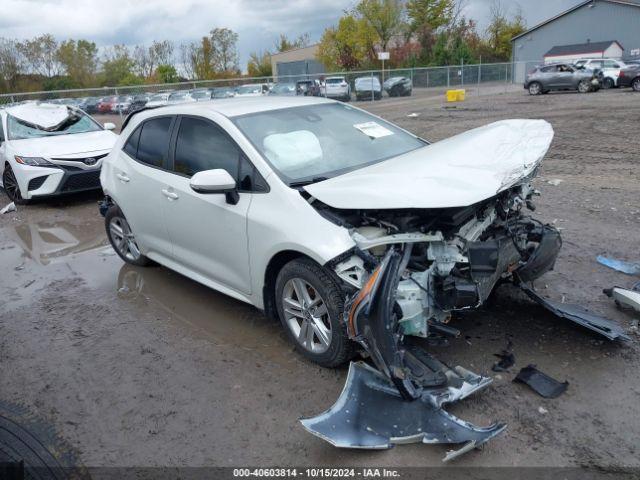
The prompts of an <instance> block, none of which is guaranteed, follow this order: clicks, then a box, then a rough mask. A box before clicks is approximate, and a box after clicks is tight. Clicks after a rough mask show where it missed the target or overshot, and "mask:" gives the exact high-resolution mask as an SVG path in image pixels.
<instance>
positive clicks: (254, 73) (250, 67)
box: [247, 52, 273, 77]
mask: <svg viewBox="0 0 640 480" xmlns="http://www.w3.org/2000/svg"><path fill="white" fill-rule="evenodd" d="M247 73H248V74H249V76H250V77H270V76H271V75H272V74H273V72H272V71H271V54H270V53H269V52H263V53H255V52H254V53H252V54H251V55H249V62H248V63H247Z"/></svg>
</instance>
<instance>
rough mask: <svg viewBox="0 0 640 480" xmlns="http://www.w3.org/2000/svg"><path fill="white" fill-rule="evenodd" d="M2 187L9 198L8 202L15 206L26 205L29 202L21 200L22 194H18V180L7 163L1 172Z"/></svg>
mask: <svg viewBox="0 0 640 480" xmlns="http://www.w3.org/2000/svg"><path fill="white" fill-rule="evenodd" d="M2 186H3V188H4V191H5V193H6V194H7V197H9V200H11V201H12V202H13V203H15V204H16V205H26V204H27V203H29V200H27V199H26V198H22V192H20V186H19V185H18V180H17V179H16V175H15V173H13V169H12V168H11V165H9V164H8V163H7V164H6V165H5V167H4V172H2Z"/></svg>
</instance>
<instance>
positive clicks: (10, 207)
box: [0, 202, 16, 215]
mask: <svg viewBox="0 0 640 480" xmlns="http://www.w3.org/2000/svg"><path fill="white" fill-rule="evenodd" d="M15 211H16V204H15V203H13V202H11V203H10V204H9V205H6V206H5V207H4V208H3V209H2V210H0V215H4V214H5V213H9V212H15Z"/></svg>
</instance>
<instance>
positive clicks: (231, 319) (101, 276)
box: [0, 217, 299, 364]
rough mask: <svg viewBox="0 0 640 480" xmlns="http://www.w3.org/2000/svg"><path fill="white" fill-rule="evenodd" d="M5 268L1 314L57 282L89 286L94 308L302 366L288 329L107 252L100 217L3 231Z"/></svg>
mask: <svg viewBox="0 0 640 480" xmlns="http://www.w3.org/2000/svg"><path fill="white" fill-rule="evenodd" d="M105 245H106V246H105ZM0 268H1V269H2V271H4V272H6V274H4V275H2V277H1V278H0V289H2V290H3V291H4V292H5V299H6V301H4V302H3V305H2V306H1V307H2V308H0V312H1V311H2V310H5V311H11V310H13V309H16V308H19V307H27V308H28V307H29V306H30V305H32V304H33V303H34V298H35V296H36V295H38V294H39V293H42V292H43V291H45V290H42V289H43V288H47V286H48V285H49V284H50V283H51V282H54V281H69V287H68V288H69V289H70V290H73V289H76V288H78V286H82V288H88V289H89V290H90V291H91V292H92V295H91V296H90V297H88V298H87V299H86V302H87V304H88V305H89V304H93V302H94V301H98V302H100V303H103V302H104V303H108V304H113V303H115V304H116V305H117V306H118V307H119V308H122V309H124V313H125V314H126V313H127V312H130V315H131V316H133V317H135V318H140V317H145V316H149V317H151V318H153V319H154V321H161V320H160V319H159V317H165V315H166V317H167V318H168V319H169V322H170V323H172V324H173V325H172V327H174V328H176V329H177V330H178V331H179V332H180V334H181V335H184V334H185V332H187V333H188V334H193V335H194V336H195V337H198V338H206V339H208V340H209V341H211V342H212V343H214V344H215V345H217V346H221V347H229V346H230V347H232V348H237V349H239V350H240V351H243V350H244V351H247V352H256V353H258V354H259V355H260V357H262V358H264V359H265V360H267V359H268V360H271V361H274V362H276V363H279V364H283V363H291V362H292V361H293V362H295V361H299V359H298V358H297V356H296V355H295V354H294V353H293V352H292V351H291V350H292V346H291V344H290V343H289V342H288V341H287V339H286V338H285V336H284V332H283V330H282V327H281V325H280V324H279V323H277V322H273V321H271V320H270V319H267V318H266V317H265V316H264V315H263V314H262V313H261V312H259V311H258V310H257V309H255V308H253V307H251V306H250V305H248V304H245V303H243V302H240V301H238V300H235V299H232V298H230V297H228V296H226V295H223V294H221V293H218V292H216V291H215V290H212V289H210V288H208V287H205V286H204V285H201V284H199V283H197V282H194V281H192V280H190V279H188V278H186V277H184V276H182V275H180V274H178V273H176V272H173V271H171V270H168V269H166V268H164V267H159V266H154V267H149V268H140V267H133V266H131V265H128V264H125V263H123V262H122V260H121V259H120V258H119V257H118V256H117V255H116V254H115V252H114V251H113V249H112V248H111V246H110V245H108V241H107V239H106V235H105V233H104V224H103V221H102V219H101V218H100V217H97V218H96V219H95V220H91V221H88V222H85V223H82V224H73V223H70V222H38V223H29V222H25V223H21V224H19V225H16V226H10V227H7V228H3V229H0ZM73 279H81V280H82V282H77V281H76V282H75V283H73V282H72V280H73ZM84 292H85V293H83V294H82V295H85V296H86V290H85V291H84ZM79 295H80V294H79ZM96 299H97V300H96ZM158 310H160V311H161V312H163V313H164V314H165V315H158Z"/></svg>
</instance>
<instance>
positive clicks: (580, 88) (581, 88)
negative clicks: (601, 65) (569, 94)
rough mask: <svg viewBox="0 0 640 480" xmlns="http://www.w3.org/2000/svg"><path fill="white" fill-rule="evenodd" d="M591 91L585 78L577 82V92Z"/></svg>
mask: <svg viewBox="0 0 640 480" xmlns="http://www.w3.org/2000/svg"><path fill="white" fill-rule="evenodd" d="M590 91H591V85H590V83H589V82H588V81H586V80H581V81H580V83H579V84H578V92H580V93H589V92H590Z"/></svg>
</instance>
